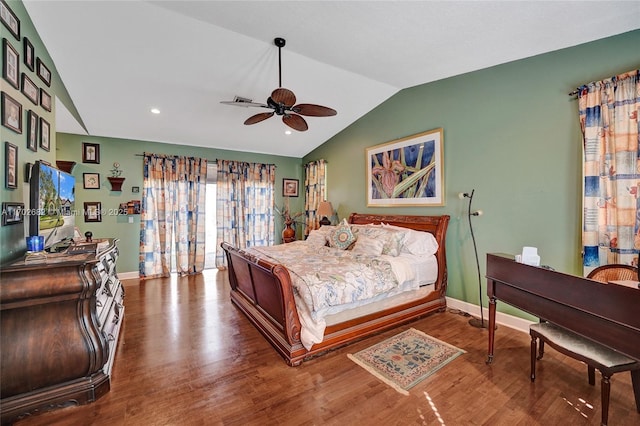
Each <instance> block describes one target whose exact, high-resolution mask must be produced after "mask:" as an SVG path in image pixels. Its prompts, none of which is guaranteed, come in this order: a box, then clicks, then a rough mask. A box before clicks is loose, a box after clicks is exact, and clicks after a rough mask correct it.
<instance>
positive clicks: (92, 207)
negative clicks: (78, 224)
mask: <svg viewBox="0 0 640 426" xmlns="http://www.w3.org/2000/svg"><path fill="white" fill-rule="evenodd" d="M85 174H86V173H85ZM101 210H102V203H100V202H99V201H96V202H85V203H84V221H85V222H102V214H101Z"/></svg>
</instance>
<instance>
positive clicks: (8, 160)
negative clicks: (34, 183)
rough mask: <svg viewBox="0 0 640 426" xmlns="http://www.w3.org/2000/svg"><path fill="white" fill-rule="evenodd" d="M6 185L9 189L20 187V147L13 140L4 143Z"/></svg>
mask: <svg viewBox="0 0 640 426" xmlns="http://www.w3.org/2000/svg"><path fill="white" fill-rule="evenodd" d="M4 170H5V176H4V186H5V188H8V189H16V188H17V187H18V147H17V146H15V145H14V144H12V143H11V142H5V143H4Z"/></svg>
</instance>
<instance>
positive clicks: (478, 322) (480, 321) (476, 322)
mask: <svg viewBox="0 0 640 426" xmlns="http://www.w3.org/2000/svg"><path fill="white" fill-rule="evenodd" d="M475 191H476V190H475V189H472V190H471V193H468V192H461V193H460V194H459V196H460V198H461V199H462V198H468V199H469V208H468V210H467V217H468V219H469V230H470V231H471V240H472V241H473V252H474V253H475V255H476V269H477V271H478V294H479V295H480V318H471V319H470V320H469V324H470V325H472V326H473V327H477V328H488V327H489V324H488V323H487V321H485V319H484V312H483V307H482V280H481V279H480V261H479V260H478V247H477V246H476V236H475V235H474V233H473V223H472V222H471V216H482V210H476V211H474V212H472V211H471V202H472V201H473V194H474V193H475Z"/></svg>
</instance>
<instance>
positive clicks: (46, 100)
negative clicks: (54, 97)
mask: <svg viewBox="0 0 640 426" xmlns="http://www.w3.org/2000/svg"><path fill="white" fill-rule="evenodd" d="M40 106H41V107H42V108H44V109H46V110H47V111H49V112H51V95H50V94H49V93H47V91H46V90H44V89H42V88H41V89H40Z"/></svg>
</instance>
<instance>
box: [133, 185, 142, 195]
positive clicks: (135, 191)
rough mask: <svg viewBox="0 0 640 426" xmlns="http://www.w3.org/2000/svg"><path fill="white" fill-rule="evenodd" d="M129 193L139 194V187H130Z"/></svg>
mask: <svg viewBox="0 0 640 426" xmlns="http://www.w3.org/2000/svg"><path fill="white" fill-rule="evenodd" d="M131 192H133V193H134V194H137V193H138V192H140V187H139V186H132V187H131Z"/></svg>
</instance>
